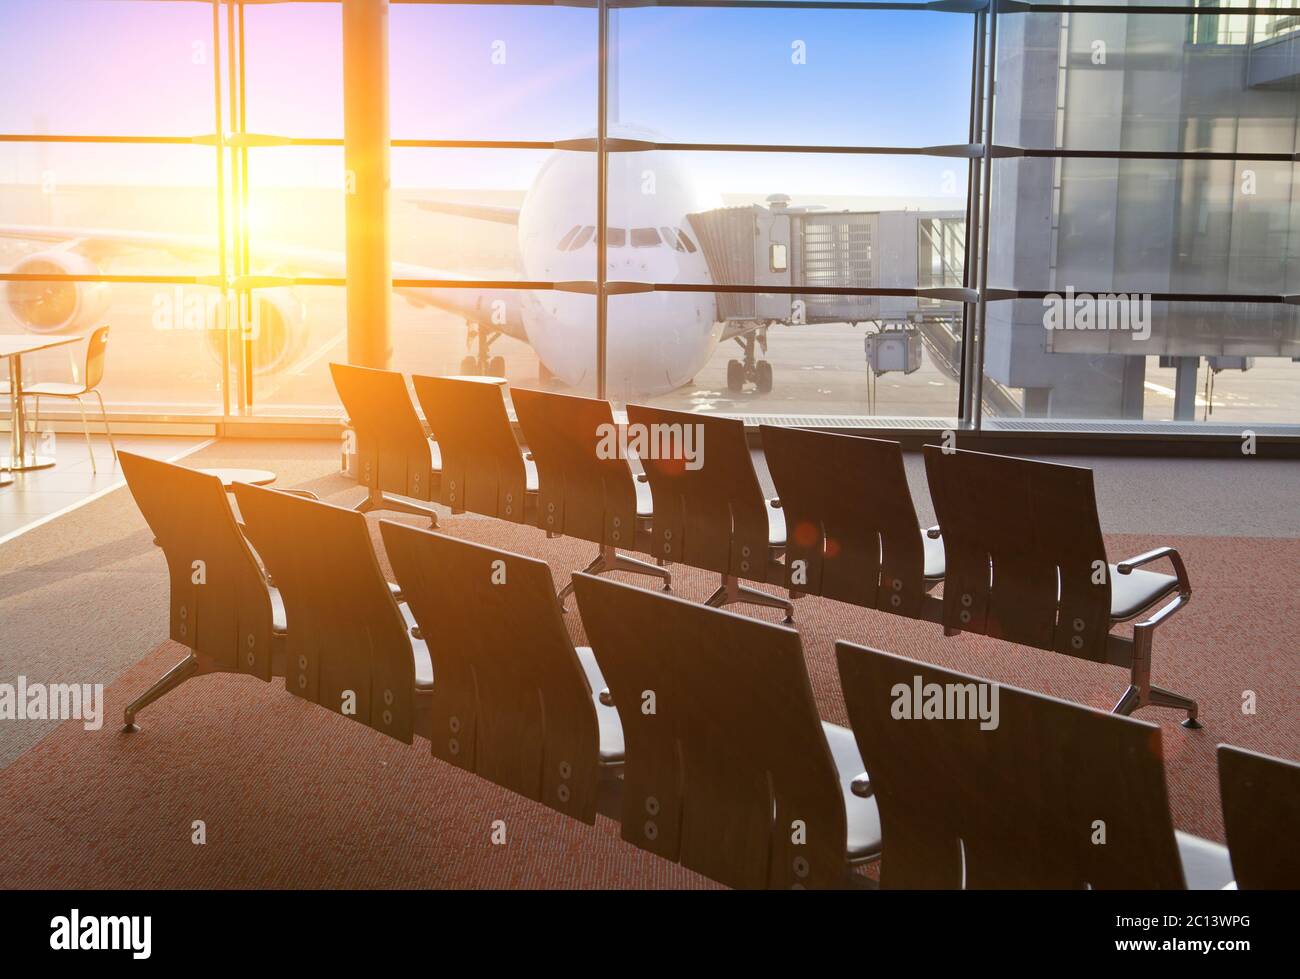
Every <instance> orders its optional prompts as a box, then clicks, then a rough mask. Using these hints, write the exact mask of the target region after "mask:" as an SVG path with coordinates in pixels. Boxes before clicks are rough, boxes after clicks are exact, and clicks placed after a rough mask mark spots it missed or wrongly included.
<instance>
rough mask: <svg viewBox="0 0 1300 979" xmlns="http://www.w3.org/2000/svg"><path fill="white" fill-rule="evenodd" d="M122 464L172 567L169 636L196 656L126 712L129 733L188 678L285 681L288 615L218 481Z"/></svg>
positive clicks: (160, 466) (152, 463) (124, 458)
mask: <svg viewBox="0 0 1300 979" xmlns="http://www.w3.org/2000/svg"><path fill="white" fill-rule="evenodd" d="M118 459H119V462H120V464H121V466H122V474H123V475H124V476H125V477H126V484H127V486H128V487H129V489H130V491H131V495H132V497H134V499H135V502H136V505H137V506H138V507H139V508H140V513H141V514H142V515H143V516H144V519H145V522H146V523H147V524H148V525H149V528H150V530H152V531H153V534H154V540H155V542H156V543H157V544H158V546H159V547H161V548H162V551H163V554H164V555H165V556H166V559H167V571H168V575H169V577H170V580H171V597H170V600H169V601H170V606H171V610H170V616H169V619H170V627H169V633H170V636H171V638H172V640H173V641H175V642H178V643H180V644H181V645H182V646H185V647H188V649H189V650H190V652H189V655H188V656H187V657H186V658H185V659H184V660H182V661H181V662H180V663H178V664H177V665H176V666H175V667H173V668H172V669H171V670H170V671H169V672H168V673H167V674H165V675H164V676H163V677H162V678H161V679H160V680H158V682H157V683H155V684H154V685H153V686H151V687H150V688H149V689H148V690H147V691H145V693H143V694H142V695H141V696H139V697H137V698H136V699H135V700H134V701H133V702H132V703H131V704H130V705H129V706H128V707H127V708H126V717H125V724H126V728H127V730H135V729H136V727H135V715H136V713H137V712H138V711H140V710H142V709H143V708H144V707H146V706H147V705H149V704H151V703H153V702H154V701H155V700H157V699H158V698H159V697H161V696H163V695H164V694H166V693H167V692H168V691H170V690H172V689H174V688H175V687H177V686H179V685H180V684H181V683H183V682H184V681H185V680H187V679H189V678H190V677H193V676H200V675H202V674H205V673H244V674H247V675H249V676H255V677H257V678H258V679H260V680H264V681H267V682H269V681H270V679H271V677H272V675H275V674H282V673H283V671H284V656H285V615H284V605H283V601H282V598H281V595H280V593H279V591H278V590H277V589H276V588H275V587H273V586H272V585H271V583H270V581H269V580H268V579H267V576H266V574H265V572H264V571H263V570H262V566H261V565H260V564H259V563H258V559H257V556H256V555H255V554H254V553H253V551H252V549H251V548H250V547H249V544H248V541H247V540H246V539H245V537H244V534H243V533H242V531H241V529H240V526H239V523H238V522H237V521H236V519H235V514H234V513H233V511H232V510H231V509H230V502H229V499H228V497H227V494H226V491H225V489H224V488H223V486H222V483H221V479H220V478H219V477H217V476H214V475H211V474H208V473H202V472H196V471H195V470H192V469H186V468H184V467H182V466H176V465H172V464H170V463H166V462H160V461H158V460H156V459H150V458H148V457H146V456H141V455H136V454H135V453H132V452H125V451H123V452H121V453H119V454H118Z"/></svg>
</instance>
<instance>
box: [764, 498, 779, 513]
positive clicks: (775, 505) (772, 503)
mask: <svg viewBox="0 0 1300 979" xmlns="http://www.w3.org/2000/svg"><path fill="white" fill-rule="evenodd" d="M767 505H768V506H770V507H771V508H772V509H773V510H780V509H781V498H780V497H776V498H775V499H771V500H768V501H767Z"/></svg>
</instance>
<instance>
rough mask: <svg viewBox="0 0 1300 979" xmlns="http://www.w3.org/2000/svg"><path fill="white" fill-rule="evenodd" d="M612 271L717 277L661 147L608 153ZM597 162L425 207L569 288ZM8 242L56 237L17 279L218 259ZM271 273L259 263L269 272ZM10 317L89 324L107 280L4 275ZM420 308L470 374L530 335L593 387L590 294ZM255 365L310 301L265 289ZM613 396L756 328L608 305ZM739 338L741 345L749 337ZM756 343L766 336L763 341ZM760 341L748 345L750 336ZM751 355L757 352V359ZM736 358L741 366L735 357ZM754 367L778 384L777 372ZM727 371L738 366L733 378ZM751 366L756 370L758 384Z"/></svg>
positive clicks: (296, 325)
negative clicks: (509, 235)
mask: <svg viewBox="0 0 1300 979" xmlns="http://www.w3.org/2000/svg"><path fill="white" fill-rule="evenodd" d="M609 136H611V137H614V138H627V139H641V140H648V141H657V140H656V137H655V135H654V134H653V133H650V132H648V131H646V130H643V129H638V128H635V127H632V126H626V125H611V126H610V127H609ZM608 172H609V177H608V185H607V186H608V201H607V204H608V227H609V230H608V244H607V255H606V258H607V268H606V279H607V280H610V281H619V280H631V281H644V282H665V283H673V282H683V283H705V284H707V283H710V282H712V278H711V276H710V272H709V267H708V263H707V261H706V259H705V256H704V252H703V251H702V250H701V248H700V245H699V243H698V241H697V240H696V238H695V232H694V230H693V229H692V226H691V222H690V218H689V215H690V214H691V213H693V212H697V211H701V210H704V209H706V207H707V205H706V204H705V202H704V201H703V200H702V199H701V198H700V197H699V196H698V195H697V194H696V192H695V190H694V189H693V187H692V184H691V181H690V180H689V179H688V176H687V174H686V173H685V172H684V170H683V168H682V167H681V166H680V164H679V163H678V160H677V159H674V157H673V155H672V154H670V153H665V152H658V151H648V152H639V153H625V152H619V153H611V154H609V171H608ZM595 174H596V159H595V155H594V154H592V153H590V152H581V151H567V150H557V151H555V152H554V153H553V154H552V155H551V156H550V157H549V158H548V159H547V160H546V161H545V163H544V164H543V166H542V168H541V170H540V171H539V172H538V174H537V177H536V178H535V180H534V181H533V184H532V186H531V187H530V188H529V190H528V192H527V194H526V196H525V198H524V201H523V204H522V206H521V207H520V208H518V209H517V210H516V209H514V208H507V207H497V206H490V205H479V204H467V203H456V202H441V201H422V202H418V204H419V206H420V207H422V208H425V209H427V210H431V211H436V212H439V213H443V214H449V215H457V216H461V217H466V218H474V219H479V220H486V221H493V222H498V223H507V224H513V225H515V226H516V228H517V238H518V256H519V262H520V265H521V268H520V269H519V270H518V272H519V273H520V277H521V278H522V279H523V280H526V281H552V282H570V281H581V280H593V279H595V277H596V240H595V238H596V235H595V231H596V227H595V226H596V199H595V186H596V184H595ZM0 238H12V239H19V240H25V241H39V242H49V243H50V244H51V247H50V248H48V249H46V250H44V251H41V252H38V253H36V254H32V255H28V256H26V257H24V258H23V259H21V260H20V261H19V262H18V263H17V264H16V265H15V266H14V267H13V269H12V271H13V272H16V273H56V274H92V275H94V274H101V263H103V262H106V261H109V260H111V259H112V257H113V256H115V255H118V254H121V253H123V252H125V251H139V250H142V249H144V250H149V249H154V250H161V251H167V252H171V253H174V254H182V255H186V254H195V255H197V254H203V253H206V254H207V255H208V256H209V257H210V256H211V255H212V253H213V250H214V249H213V247H212V241H211V239H210V238H208V239H205V238H200V237H198V236H178V235H173V234H165V233H150V232H130V231H110V230H102V229H74V228H46V227H34V226H24V225H0ZM258 251H259V254H263V255H267V256H269V257H271V259H272V262H273V268H272V269H271V270H270V271H271V273H272V274H275V275H286V276H288V275H293V274H295V273H298V274H303V275H309V274H316V275H328V276H342V275H343V274H344V273H345V259H344V256H343V255H341V254H340V253H337V252H326V251H315V250H311V249H301V248H278V249H277V248H259V249H258ZM262 271H265V270H262ZM393 276H394V278H399V279H444V280H445V279H463V278H467V276H465V275H463V274H459V273H454V272H448V271H446V270H442V269H436V268H430V267H427V266H422V265H412V264H408V263H403V262H394V263H393ZM6 286H7V288H6V294H5V301H6V305H7V306H8V309H9V311H10V312H11V313H12V314H13V316H14V317H16V318H17V320H18V321H19V322H20V323H21V324H23V326H24V327H25V328H26V329H28V330H31V331H33V332H39V333H57V332H74V331H78V330H85V329H87V328H89V327H92V326H94V325H96V324H97V323H98V322H99V320H100V318H101V317H102V316H103V314H104V312H105V311H106V310H107V307H108V303H109V289H108V286H107V285H105V284H104V283H86V282H34V281H31V282H8V283H6ZM396 291H397V292H398V293H399V294H400V295H402V297H403V298H404V299H406V300H407V301H408V302H410V303H412V304H413V305H416V306H434V307H437V308H440V309H443V310H446V311H448V312H451V313H454V314H455V315H458V316H460V317H462V318H464V319H465V321H466V324H467V326H469V327H470V330H471V337H472V338H473V337H476V338H477V339H478V355H477V356H476V357H467V358H466V359H465V362H463V363H462V366H461V369H462V372H465V373H494V374H503V373H504V361H503V360H502V358H500V357H492V356H490V353H489V348H490V345H491V342H492V341H493V340H494V339H495V338H496V337H497V336H509V337H513V338H515V339H517V340H521V341H523V342H524V343H527V344H528V345H529V346H531V347H532V348H533V350H534V351H535V352H536V353H537V356H538V359H539V360H540V362H541V364H542V366H543V369H544V370H545V371H546V372H548V373H549V374H551V375H554V376H555V377H557V378H559V379H560V380H561V381H563V382H564V383H565V384H567V385H569V386H571V387H573V388H576V389H579V390H584V389H585V390H593V389H594V387H595V380H594V379H595V370H596V351H595V348H596V302H595V299H594V297H593V296H591V295H587V294H582V293H575V292H564V291H559V290H512V289H501V290H488V291H478V290H472V289H446V288H427V287H409V288H400V289H397V290H396ZM256 295H257V296H258V301H259V304H260V306H259V313H260V315H259V319H258V323H259V329H260V330H261V331H262V332H263V334H264V335H263V336H262V337H261V338H260V340H259V343H260V344H261V346H260V347H259V350H260V351H261V355H260V356H259V358H258V369H259V370H263V371H268V370H279V369H283V368H284V367H287V366H289V365H290V363H291V362H292V361H293V360H294V359H296V357H297V356H298V354H299V353H301V352H302V351H303V349H304V347H305V346H306V341H307V336H306V334H307V329H306V327H305V324H304V322H303V320H304V314H303V308H302V303H301V302H300V301H299V300H298V299H297V298H296V296H294V295H293V293H292V291H291V290H290V289H283V288H268V289H261V290H258V291H257V293H256ZM608 310H609V312H608V317H607V320H608V326H607V333H606V337H607V347H606V364H607V366H606V378H607V382H606V391H607V394H608V396H609V397H610V398H613V399H615V400H619V401H627V400H635V399H637V398H642V397H647V396H653V395H657V394H662V393H665V392H668V391H672V390H674V389H676V388H678V387H681V386H682V385H684V384H686V383H688V382H690V381H691V379H692V378H693V377H694V376H695V373H696V372H697V371H698V370H699V369H700V368H701V367H703V366H704V364H705V363H706V362H707V361H708V360H709V358H710V356H711V355H712V353H713V351H714V349H715V348H716V347H717V345H718V343H719V342H720V341H722V340H724V339H732V338H737V339H742V338H744V337H745V336H746V335H747V334H749V333H752V332H755V331H761V330H763V329H764V328H765V327H764V326H762V325H760V324H753V325H750V324H745V325H742V326H739V327H735V326H732V327H729V326H727V325H725V324H722V323H719V322H718V321H717V320H718V317H717V312H716V303H715V300H714V295H713V294H712V293H709V292H699V293H689V292H647V293H634V294H629V295H618V296H612V297H610V299H609V307H608ZM742 342H743V339H742ZM762 342H763V343H764V344H765V337H763V340H762ZM751 349H752V344H751ZM750 359H752V357H751V358H750ZM736 366H739V364H737V365H736ZM761 367H762V368H765V369H766V371H765V376H764V373H763V372H761V371H760V372H759V373H758V374H757V379H758V381H759V388H760V390H764V389H770V384H771V370H770V367H768V366H767V365H766V364H765V363H763V364H761ZM729 376H730V372H729ZM752 378H753V375H752V366H751V379H752Z"/></svg>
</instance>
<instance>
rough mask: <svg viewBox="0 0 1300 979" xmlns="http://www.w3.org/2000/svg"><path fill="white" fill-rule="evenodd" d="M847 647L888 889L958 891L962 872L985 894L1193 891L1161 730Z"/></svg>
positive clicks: (844, 659) (848, 695)
mask: <svg viewBox="0 0 1300 979" xmlns="http://www.w3.org/2000/svg"><path fill="white" fill-rule="evenodd" d="M835 653H836V658H837V660H838V662H839V670H840V682H841V685H842V688H843V691H844V701H845V704H846V705H847V707H848V712H849V719H850V720H851V721H852V724H853V732H854V735H855V737H856V739H857V742H858V748H859V750H860V752H861V754H862V760H863V762H864V764H865V766H866V770H867V772H868V773H869V774H870V780H871V785H872V788H873V790H874V793H875V797H876V800H877V802H878V803H879V806H880V820H881V834H882V845H883V856H882V863H881V868H880V881H881V885H882V886H884V887H890V888H897V887H920V888H932V887H959V886H961V884H962V880H963V869H964V879H965V886H966V887H967V888H973V889H979V888H1035V889H1037V888H1082V887H1085V886H1091V887H1094V888H1181V887H1183V886H1184V883H1183V873H1182V864H1181V862H1180V860H1179V855H1178V847H1177V844H1176V842H1175V839H1174V829H1173V824H1172V822H1171V820H1170V816H1169V799H1168V796H1167V794H1166V791H1165V779H1164V768H1163V764H1162V762H1161V741H1160V729H1159V728H1158V727H1156V726H1155V725H1153V724H1147V723H1144V722H1142V721H1135V720H1133V719H1132V718H1128V717H1121V716H1119V715H1115V714H1106V713H1103V712H1101V711H1097V710H1092V709H1090V708H1086V707H1080V706H1078V705H1076V704H1069V703H1066V702H1065V701H1061V700H1056V699H1054V698H1051V697H1045V696H1042V695H1041V694H1036V693H1030V692H1029V691H1025V690H1018V689H1016V688H1015V687H1007V686H1000V685H998V684H994V683H992V681H989V680H982V679H980V678H978V677H973V676H968V675H966V674H963V673H955V672H951V671H949V670H943V669H940V668H939V667H936V666H931V665H930V664H928V663H921V662H918V661H916V660H911V659H907V658H905V657H902V656H894V655H892V654H889V653H883V652H880V651H878V650H874V649H868V648H865V647H862V646H855V645H852V644H850V643H845V642H840V643H837V644H836V647H835ZM995 694H996V697H997V700H996V704H997V709H996V711H994V710H992V705H993V703H994V700H993V697H994V695H995ZM981 705H983V706H984V707H985V708H988V709H987V710H985V711H984V713H983V714H981ZM994 723H995V724H996V726H995V727H989V725H990V724H994Z"/></svg>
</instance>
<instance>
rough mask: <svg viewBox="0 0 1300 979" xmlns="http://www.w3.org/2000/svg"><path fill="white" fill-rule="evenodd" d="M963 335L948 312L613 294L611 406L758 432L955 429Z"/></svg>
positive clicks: (777, 299)
mask: <svg viewBox="0 0 1300 979" xmlns="http://www.w3.org/2000/svg"><path fill="white" fill-rule="evenodd" d="M755 313H758V314H760V315H758V316H756V315H755ZM783 320H784V321H783ZM960 336H961V306H960V305H954V304H933V305H932V306H928V307H926V308H921V307H920V305H919V304H918V303H917V301H916V300H904V299H866V300H862V299H845V298H843V297H835V296H818V295H816V294H813V293H809V294H806V295H803V296H797V297H794V299H793V300H792V298H791V297H790V296H779V295H774V294H773V295H760V296H744V297H741V296H735V295H724V294H712V293H656V294H652V295H630V296H619V297H616V298H615V299H612V300H611V301H610V324H609V396H610V397H611V398H613V399H615V400H617V401H634V402H639V403H647V404H657V405H662V406H665V407H671V408H676V409H679V410H684V411H701V412H718V413H721V414H726V415H732V416H740V417H745V418H747V419H748V420H750V421H751V422H753V423H755V424H757V423H758V421H759V420H762V419H770V418H781V419H806V420H811V419H818V418H833V419H834V420H835V421H834V423H835V424H846V425H862V426H870V425H880V424H889V423H890V422H891V420H892V421H895V422H896V421H897V420H898V419H902V418H918V417H926V418H935V419H946V420H947V421H944V422H943V424H952V422H951V419H953V418H954V417H955V416H956V413H957V403H958V397H957V393H958V380H957V378H958V368H957V366H956V365H958V364H959V363H960V357H961V354H960V346H961V342H960ZM809 423H810V424H813V423H815V422H812V421H809Z"/></svg>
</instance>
